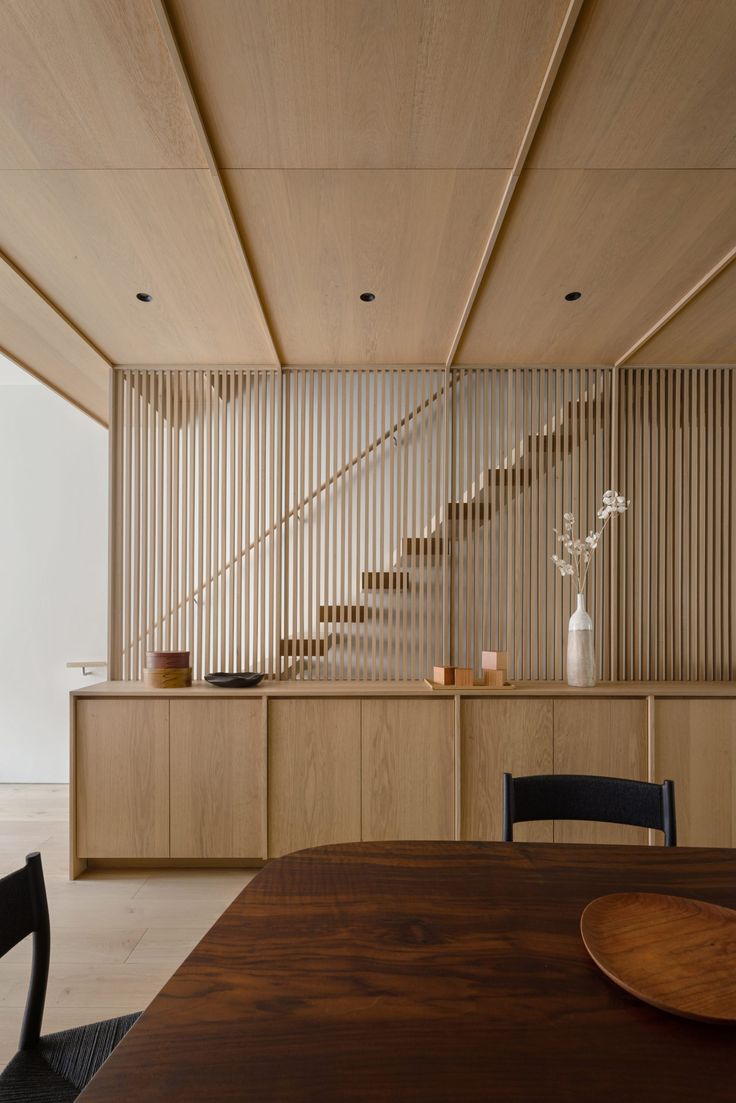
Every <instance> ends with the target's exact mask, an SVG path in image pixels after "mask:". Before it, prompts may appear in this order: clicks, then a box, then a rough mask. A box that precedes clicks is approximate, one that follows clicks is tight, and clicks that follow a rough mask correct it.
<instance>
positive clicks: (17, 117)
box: [0, 0, 205, 169]
mask: <svg viewBox="0 0 736 1103" xmlns="http://www.w3.org/2000/svg"><path fill="white" fill-rule="evenodd" d="M0 43H2V80H1V81H0V169H32V168H43V169H65V168H199V167H204V165H205V160H204V157H203V154H202V151H201V149H200V147H199V143H198V141H197V137H196V134H195V131H194V128H193V126H192V123H191V120H190V118H189V114H188V112H187V109H186V106H185V103H184V100H183V97H182V95H181V91H180V88H179V86H178V83H177V81H176V76H175V73H174V70H173V68H172V65H171V61H170V58H169V56H168V53H167V51H166V48H165V46H164V43H163V40H162V38H161V34H160V31H159V28H158V25H157V23H156V20H155V18H154V15H153V12H152V10H151V5H150V2H149V0H123V2H120V0H118V2H116V0H3V2H2V3H0Z"/></svg>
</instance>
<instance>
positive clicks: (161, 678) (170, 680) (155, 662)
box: [143, 651, 192, 689]
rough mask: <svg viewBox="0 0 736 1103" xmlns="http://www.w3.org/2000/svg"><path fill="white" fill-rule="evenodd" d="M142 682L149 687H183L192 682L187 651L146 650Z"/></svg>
mask: <svg viewBox="0 0 736 1103" xmlns="http://www.w3.org/2000/svg"><path fill="white" fill-rule="evenodd" d="M143 684H144V685H145V686H147V687H148V688H149V689H185V688H186V687H187V686H190V685H191V684H192V667H191V664H190V660H189V652H188V651H146V666H145V669H144V671H143Z"/></svg>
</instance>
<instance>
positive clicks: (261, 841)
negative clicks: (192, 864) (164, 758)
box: [171, 697, 266, 858]
mask: <svg viewBox="0 0 736 1103" xmlns="http://www.w3.org/2000/svg"><path fill="white" fill-rule="evenodd" d="M265 797H266V746H265V733H264V730H263V712H262V704H261V699H260V698H256V699H254V700H247V701H245V700H243V699H242V698H238V697H230V698H223V699H222V700H220V701H218V700H211V699H207V698H204V699H202V700H191V699H190V700H186V701H176V700H172V701H171V856H172V858H263V857H265V854H266V823H265Z"/></svg>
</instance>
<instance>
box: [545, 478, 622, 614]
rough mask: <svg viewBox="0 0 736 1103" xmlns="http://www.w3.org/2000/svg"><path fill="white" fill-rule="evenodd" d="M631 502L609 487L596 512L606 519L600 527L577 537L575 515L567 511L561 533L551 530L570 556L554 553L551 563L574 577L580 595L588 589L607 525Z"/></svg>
mask: <svg viewBox="0 0 736 1103" xmlns="http://www.w3.org/2000/svg"><path fill="white" fill-rule="evenodd" d="M630 505H631V502H630V501H629V499H627V498H626V496H625V495H624V494H621V493H620V492H619V491H618V490H606V491H605V492H604V494H603V498H602V502H601V505H600V508H599V509H598V512H597V516H598V519H599V521H602V522H603V524H602V525H601V527H600V528H599V529H597V530H591V531H590V532H589V533H588V535H587V536H585V537H584V538H578V537H577V536H575V531H574V529H575V516H574V514H572V513H564V514H563V517H562V519H563V521H564V530H563V531H562V532H558V530H557V529H553V530H552V531H553V532H554V534H555V537H556V543H559V544H561V545H562V547H563V549H564V551H565V554H566V555H567V556H569V558H567V559H565V558H561V557H560V556H559V555H553V556H552V562H553V563H554V565H555V567H556V568H557V570H558V571H559V572H560V575H561V576H562V577H563V578H566V577H574V579H575V584H576V586H577V590H578V593H579V594H581V593H583V591H584V589H585V583H586V581H587V578H588V570H589V568H590V564H591V562H592V559H593V554H594V552H595V550H596V548H597V547H598V544H599V542H600V538H601V536H602V535H603V531H604V529H605V527H606V525H607V524H608V522H609V520H610V519H611V517H616V516H618V514H620V513H625V512H626V510H627V509H628V508H629V506H630Z"/></svg>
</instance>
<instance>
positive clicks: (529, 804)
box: [503, 774, 677, 846]
mask: <svg viewBox="0 0 736 1103" xmlns="http://www.w3.org/2000/svg"><path fill="white" fill-rule="evenodd" d="M529 820H597V821H598V822H600V823H623V824H629V825H631V826H632V827H651V828H653V829H654V830H655V831H663V832H664V842H665V846H676V845H677V826H676V821H675V787H674V783H673V782H671V781H665V782H663V783H662V784H661V785H657V784H655V783H654V782H650V781H632V780H630V779H629V778H624V777H596V776H594V775H588V774H539V775H537V776H533V777H512V775H511V774H504V775H503V837H504V839H505V841H506V842H512V841H513V837H514V824H515V823H522V822H524V821H529Z"/></svg>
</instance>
